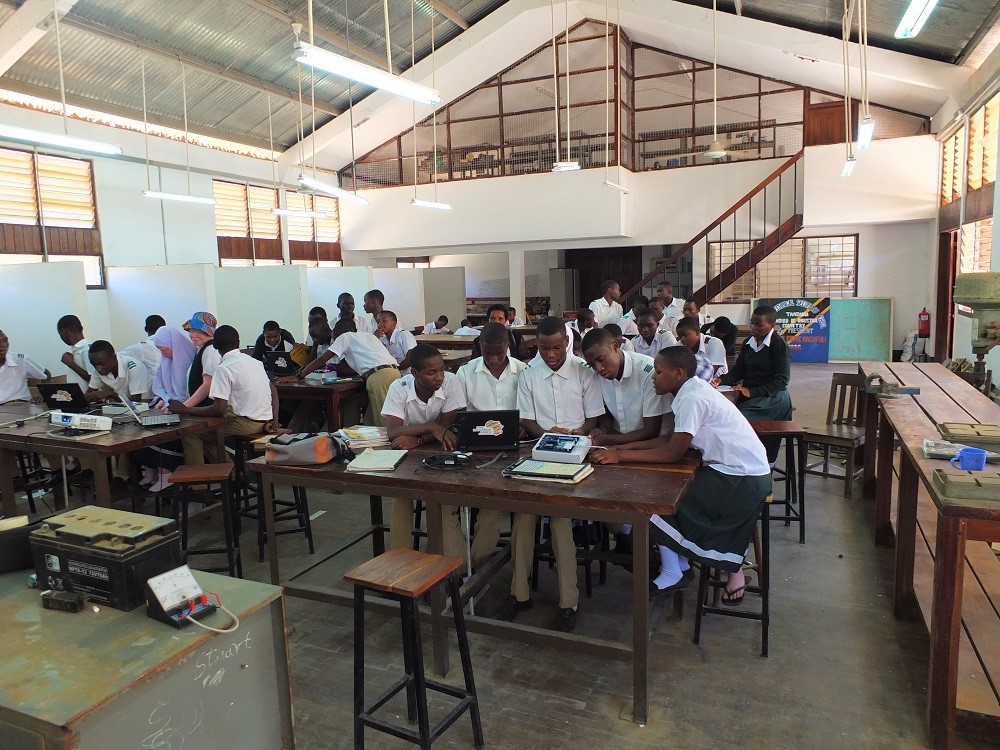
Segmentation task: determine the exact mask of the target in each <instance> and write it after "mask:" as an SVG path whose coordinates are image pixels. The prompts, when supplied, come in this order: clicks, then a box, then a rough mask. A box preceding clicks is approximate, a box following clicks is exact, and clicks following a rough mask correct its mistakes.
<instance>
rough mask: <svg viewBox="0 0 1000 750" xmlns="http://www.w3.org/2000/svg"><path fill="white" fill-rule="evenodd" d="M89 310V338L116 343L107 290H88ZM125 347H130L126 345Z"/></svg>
mask: <svg viewBox="0 0 1000 750" xmlns="http://www.w3.org/2000/svg"><path fill="white" fill-rule="evenodd" d="M87 308H88V310H89V311H90V316H89V318H90V319H89V321H88V324H87V338H88V339H90V340H91V341H94V340H95V339H107V340H108V341H111V343H114V341H113V340H112V335H111V314H110V313H109V312H108V292H107V290H106V289H88V290H87ZM125 346H128V345H127V344H125Z"/></svg>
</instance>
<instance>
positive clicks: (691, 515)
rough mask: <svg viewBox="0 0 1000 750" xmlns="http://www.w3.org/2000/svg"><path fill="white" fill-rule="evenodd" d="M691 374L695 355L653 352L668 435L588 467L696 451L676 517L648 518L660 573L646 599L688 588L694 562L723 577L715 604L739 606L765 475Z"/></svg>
mask: <svg viewBox="0 0 1000 750" xmlns="http://www.w3.org/2000/svg"><path fill="white" fill-rule="evenodd" d="M694 370H695V361H694V353H693V352H692V351H691V350H690V349H688V348H687V347H686V346H674V347H670V348H668V349H664V350H663V351H662V352H660V353H659V355H658V356H657V357H656V359H655V373H654V375H653V384H654V387H655V389H656V392H657V393H659V394H667V393H672V394H674V400H673V403H672V404H671V408H672V409H673V413H674V432H673V434H672V435H669V436H668V435H663V436H660V437H656V438H653V439H652V440H646V441H644V442H637V443H628V444H626V445H623V446H621V447H620V448H610V449H608V450H595V451H592V452H591V454H590V460H591V461H593V462H594V463H595V464H617V463H654V464H663V463H672V462H674V461H680V460H681V459H682V458H684V454H685V453H686V452H687V450H688V448H696V449H697V450H699V451H701V454H702V465H701V468H700V469H698V471H697V473H696V474H695V477H694V480H693V481H692V482H691V485H690V487H689V488H688V491H687V493H686V494H685V495H684V502H682V503H681V504H680V505H679V506H678V507H677V513H676V514H675V515H672V516H652V517H651V518H650V524H651V525H650V536H651V537H652V539H653V540H654V541H655V542H656V543H657V545H659V552H660V566H661V567H660V574H659V575H658V576H657V577H656V578H655V579H654V580H653V581H652V582H651V583H650V585H649V590H650V596H658V595H660V594H665V593H667V592H670V591H680V590H682V589H685V588H687V586H688V583H689V582H690V581H691V579H692V578H693V577H694V576H693V574H692V573H691V565H690V562H689V561H690V560H695V561H697V562H700V563H701V564H702V565H709V566H711V567H713V568H717V569H720V570H724V571H726V572H728V573H729V580H728V581H727V583H726V590H725V591H724V592H723V594H722V602H723V604H726V605H729V606H735V605H737V604H739V603H740V602H742V601H743V592H744V591H745V588H746V582H745V579H744V575H743V556H744V554H745V553H746V550H747V547H748V546H749V544H750V536H751V534H752V533H753V528H754V526H755V525H756V524H757V519H758V518H759V517H760V511H761V508H762V507H763V505H764V501H765V499H766V498H767V494H768V492H770V489H771V469H770V467H769V466H768V462H767V456H766V455H765V452H764V446H763V445H762V444H761V442H760V440H759V439H758V438H757V435H756V434H755V433H754V431H753V429H752V428H751V427H750V424H749V423H748V422H747V420H746V418H745V417H744V416H743V415H741V414H740V413H739V411H738V410H737V409H736V407H735V406H733V404H732V402H731V401H729V399H727V398H726V397H725V396H723V395H722V394H721V393H719V392H718V391H716V390H715V389H714V388H712V386H711V385H709V384H708V383H706V382H705V381H704V380H700V379H699V378H696V377H695V374H694Z"/></svg>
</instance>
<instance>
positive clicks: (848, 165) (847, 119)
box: [840, 0, 858, 177]
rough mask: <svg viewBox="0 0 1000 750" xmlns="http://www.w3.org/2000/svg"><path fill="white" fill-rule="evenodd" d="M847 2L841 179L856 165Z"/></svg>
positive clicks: (849, 26) (851, 1)
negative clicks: (844, 152)
mask: <svg viewBox="0 0 1000 750" xmlns="http://www.w3.org/2000/svg"><path fill="white" fill-rule="evenodd" d="M848 1H849V0H844V19H843V22H842V32H843V43H844V144H845V145H846V147H847V159H846V160H845V161H844V167H843V169H842V170H841V172H840V176H841V177H850V176H851V174H852V173H853V172H854V167H855V165H856V164H857V161H858V160H857V159H856V158H855V157H854V146H853V139H852V138H851V134H852V133H851V68H850V65H851V56H850V38H851V26H852V25H853V24H852V18H851V11H852V10H853V8H854V0H850V3H851V5H850V8H848Z"/></svg>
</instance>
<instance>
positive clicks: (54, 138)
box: [0, 0, 122, 156]
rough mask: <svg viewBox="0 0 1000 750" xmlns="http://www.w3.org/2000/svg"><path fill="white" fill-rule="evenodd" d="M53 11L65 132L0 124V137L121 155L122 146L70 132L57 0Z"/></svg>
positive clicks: (41, 144) (75, 149)
mask: <svg viewBox="0 0 1000 750" xmlns="http://www.w3.org/2000/svg"><path fill="white" fill-rule="evenodd" d="M52 12H53V14H54V16H55V27H56V57H57V60H58V63H59V99H60V101H61V103H62V121H63V132H62V133H46V132H45V131H43V130H34V129H31V128H19V127H17V126H15V125H0V138H3V139H5V140H9V141H21V142H23V143H33V144H37V145H39V146H54V147H56V148H67V149H71V150H73V151H87V152H89V153H92V154H104V155H106V156H120V155H121V153H122V148H121V146H118V145H115V144H113V143H105V142H103V141H93V140H90V139H89V138H76V137H74V136H71V135H70V134H69V116H68V114H67V112H66V80H65V77H64V75H63V59H62V36H61V35H60V33H59V8H58V7H57V5H56V2H55V0H53V2H52Z"/></svg>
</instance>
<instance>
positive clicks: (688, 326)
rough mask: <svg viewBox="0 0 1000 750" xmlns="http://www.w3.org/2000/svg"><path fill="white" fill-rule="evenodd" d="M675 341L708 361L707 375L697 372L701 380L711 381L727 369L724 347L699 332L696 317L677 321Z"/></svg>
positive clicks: (714, 339) (712, 338)
mask: <svg viewBox="0 0 1000 750" xmlns="http://www.w3.org/2000/svg"><path fill="white" fill-rule="evenodd" d="M688 301H689V302H690V300H688ZM677 342H678V343H679V344H682V345H683V346H686V347H687V348H688V349H690V350H691V351H692V352H694V353H695V354H696V355H698V356H699V357H701V358H702V359H704V360H707V361H708V364H709V367H708V370H707V377H706V376H705V374H703V373H702V372H700V371H699V372H698V377H699V378H701V379H702V380H708V381H711V380H712V378H715V377H719V376H722V375H725V374H726V373H727V372H728V371H729V368H728V367H727V366H726V347H725V346H723V345H722V342H721V341H719V339H717V338H715V337H714V336H706V335H705V334H703V333H701V329H700V328H699V327H698V320H697V318H681V319H680V320H679V321H677ZM701 367H703V365H702V364H701V363H700V362H699V368H701Z"/></svg>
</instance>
